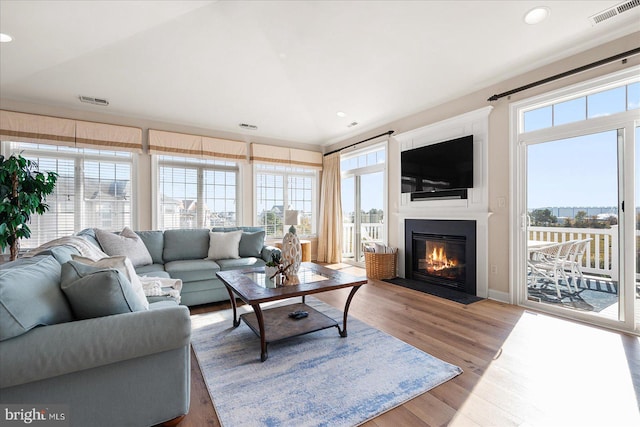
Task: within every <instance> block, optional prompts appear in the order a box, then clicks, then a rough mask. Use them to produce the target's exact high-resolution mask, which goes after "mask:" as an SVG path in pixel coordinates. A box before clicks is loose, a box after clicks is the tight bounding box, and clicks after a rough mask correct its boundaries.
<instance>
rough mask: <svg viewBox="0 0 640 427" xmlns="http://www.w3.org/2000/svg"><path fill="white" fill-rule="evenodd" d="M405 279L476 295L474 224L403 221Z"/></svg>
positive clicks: (466, 222)
mask: <svg viewBox="0 0 640 427" xmlns="http://www.w3.org/2000/svg"><path fill="white" fill-rule="evenodd" d="M405 254H406V256H405V276H406V278H407V279H412V280H417V281H420V282H424V283H425V284H432V285H438V286H445V287H448V288H452V289H455V290H458V291H461V292H465V293H468V294H472V295H476V222H475V221H466V220H465V221H463V220H460V221H458V220H425V219H407V220H405Z"/></svg>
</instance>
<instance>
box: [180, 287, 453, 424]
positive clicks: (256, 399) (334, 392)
mask: <svg viewBox="0 0 640 427" xmlns="http://www.w3.org/2000/svg"><path fill="white" fill-rule="evenodd" d="M296 302H298V301H296ZM307 304H309V305H310V306H312V307H314V308H315V309H316V310H319V311H321V312H323V313H325V314H326V315H328V316H330V317H332V318H333V319H336V320H338V321H339V322H341V319H342V313H341V312H340V311H339V310H336V309H335V308H333V307H331V306H329V305H327V304H324V303H323V302H321V301H319V300H317V299H315V298H312V297H307ZM239 311H240V312H241V313H242V312H248V311H251V307H249V306H243V307H240V308H239ZM231 317H232V314H231V311H230V310H226V311H223V312H214V313H206V314H199V315H193V316H191V320H192V329H193V333H192V345H193V348H194V350H195V353H196V357H197V359H198V363H199V364H200V369H201V370H202V374H203V376H204V379H205V383H206V384H207V388H208V390H209V394H210V395H211V399H212V401H213V404H214V406H215V409H216V412H217V414H218V417H219V419H220V422H221V424H222V425H223V426H224V427H235V426H293V425H295V426H331V427H334V426H355V425H358V424H361V423H363V422H365V421H367V420H369V419H371V418H374V417H376V416H377V415H380V414H382V413H383V412H386V411H388V410H390V409H392V408H394V407H396V406H398V405H401V404H402V403H404V402H406V401H408V400H410V399H412V398H414V397H416V396H418V395H420V394H422V393H424V392H426V391H428V390H430V389H432V388H434V387H436V386H438V385H440V384H442V383H444V382H446V381H448V380H450V379H452V378H454V377H455V376H457V375H459V374H460V373H462V369H460V368H459V367H457V366H455V365H451V364H449V363H447V362H444V361H442V360H440V359H438V358H436V357H433V356H431V355H429V354H427V353H425V352H423V351H421V350H419V349H417V348H415V347H412V346H410V345H408V344H406V343H404V342H402V341H400V340H398V339H396V338H394V337H392V336H390V335H388V334H386V333H384V332H381V331H379V330H377V329H375V328H373V327H371V326H368V325H367V324H365V323H363V322H361V321H359V320H357V319H355V318H353V317H351V316H349V320H348V324H347V326H348V328H347V329H348V337H346V338H340V336H339V335H338V331H337V329H336V328H329V329H325V330H322V331H318V332H314V333H311V334H307V335H303V336H300V337H296V338H290V339H287V340H283V341H279V342H275V343H271V344H269V346H268V353H269V358H268V359H267V360H266V361H265V362H260V341H259V339H258V337H257V336H256V335H255V334H254V333H253V331H251V330H250V329H249V327H248V326H247V325H246V324H245V323H244V322H242V323H241V324H240V326H239V327H237V328H233V327H232V324H231V323H232V322H231Z"/></svg>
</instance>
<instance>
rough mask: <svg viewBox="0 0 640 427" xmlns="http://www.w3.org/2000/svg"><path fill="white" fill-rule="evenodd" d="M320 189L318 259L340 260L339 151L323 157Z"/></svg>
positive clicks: (340, 197) (340, 201)
mask: <svg viewBox="0 0 640 427" xmlns="http://www.w3.org/2000/svg"><path fill="white" fill-rule="evenodd" d="M323 163H324V166H323V171H322V183H321V189H320V192H321V193H320V212H319V213H320V218H319V219H320V221H319V228H318V261H320V262H328V263H337V262H342V196H341V191H340V153H334V154H330V155H328V156H325V157H324V162H323Z"/></svg>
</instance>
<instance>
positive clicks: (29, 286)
mask: <svg viewBox="0 0 640 427" xmlns="http://www.w3.org/2000/svg"><path fill="white" fill-rule="evenodd" d="M60 272H61V268H60V263H59V262H58V261H56V259H55V258H54V257H52V256H49V255H38V256H35V257H32V258H21V259H18V260H17V261H13V262H9V263H6V264H2V265H0V341H4V340H6V339H9V338H13V337H16V336H18V335H22V334H24V333H25V332H28V331H30V330H31V329H33V328H35V327H36V326H40V325H54V324H56V323H62V322H69V321H71V320H73V314H72V312H71V309H70V307H69V304H68V303H67V300H66V298H65V296H64V294H63V293H62V291H61V290H60Z"/></svg>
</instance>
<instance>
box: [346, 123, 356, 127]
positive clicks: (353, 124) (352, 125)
mask: <svg viewBox="0 0 640 427" xmlns="http://www.w3.org/2000/svg"><path fill="white" fill-rule="evenodd" d="M354 126H358V122H351V123H349V124H348V125H347V127H348V128H352V127H354Z"/></svg>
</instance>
